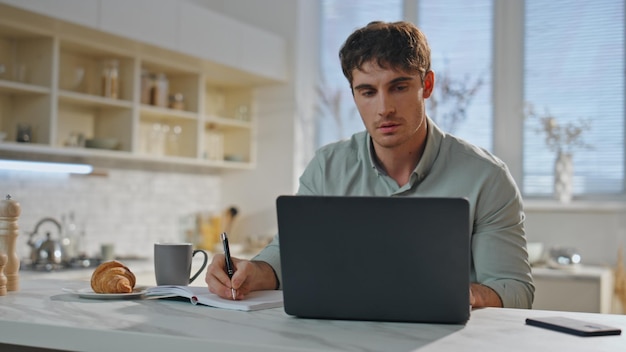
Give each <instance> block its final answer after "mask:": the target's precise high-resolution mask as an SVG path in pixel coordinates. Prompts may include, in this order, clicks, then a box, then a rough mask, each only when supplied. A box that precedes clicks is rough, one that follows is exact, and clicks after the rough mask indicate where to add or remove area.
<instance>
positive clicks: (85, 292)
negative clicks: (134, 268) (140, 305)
mask: <svg viewBox="0 0 626 352" xmlns="http://www.w3.org/2000/svg"><path fill="white" fill-rule="evenodd" d="M63 291H64V292H69V293H73V294H75V295H78V297H81V298H90V299H133V298H140V297H141V296H143V295H144V294H145V293H146V287H135V289H134V290H133V292H130V293H96V292H93V290H92V289H91V288H81V289H79V290H73V289H71V288H64V289H63Z"/></svg>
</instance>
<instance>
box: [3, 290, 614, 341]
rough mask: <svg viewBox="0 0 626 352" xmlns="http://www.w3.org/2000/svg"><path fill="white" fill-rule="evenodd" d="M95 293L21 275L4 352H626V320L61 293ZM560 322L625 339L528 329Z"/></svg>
mask: <svg viewBox="0 0 626 352" xmlns="http://www.w3.org/2000/svg"><path fill="white" fill-rule="evenodd" d="M198 285H200V284H198ZM88 286H89V282H88V281H87V280H59V279H50V278H36V279H35V278H22V280H21V288H20V290H19V291H17V292H10V293H9V294H8V295H6V296H2V297H0V350H5V349H4V348H6V347H7V345H27V346H33V347H39V348H49V349H59V350H78V351H116V350H118V351H130V350H141V351H151V352H152V351H193V350H198V351H199V350H212V351H213V350H215V351H217V350H224V351H413V350H419V351H461V350H463V351H468V350H472V351H503V350H506V351H568V352H574V351H624V350H626V316H624V315H608V314H592V313H566V312H553V311H539V310H534V311H530V310H518V309H493V308H492V309H478V310H473V311H472V315H471V318H470V320H469V322H468V323H467V324H466V325H445V324H439V325H438V324H408V323H382V322H363V321H334V320H314V319H299V318H294V317H290V316H288V315H286V314H285V313H284V311H283V310H282V309H281V308H276V309H268V310H261V311H255V312H239V311H230V310H222V309H216V308H211V307H205V306H193V305H191V304H189V303H186V302H175V301H164V300H143V299H139V300H94V299H84V298H80V297H78V296H76V295H73V294H69V293H65V292H63V291H62V288H63V287H67V288H74V289H79V288H86V287H88ZM373 304H376V303H373ZM364 308H365V309H366V308H367V307H364ZM554 315H558V316H569V317H573V318H579V319H585V320H588V321H591V322H595V323H601V324H605V325H612V326H616V327H619V328H621V329H622V330H623V331H624V333H622V335H621V336H605V337H590V338H582V337H577V336H572V335H568V334H564V333H559V332H554V331H550V330H545V329H541V328H537V327H532V326H527V325H525V319H526V318H527V317H538V316H554ZM2 344H5V345H4V346H3V345H2ZM9 347H10V346H9Z"/></svg>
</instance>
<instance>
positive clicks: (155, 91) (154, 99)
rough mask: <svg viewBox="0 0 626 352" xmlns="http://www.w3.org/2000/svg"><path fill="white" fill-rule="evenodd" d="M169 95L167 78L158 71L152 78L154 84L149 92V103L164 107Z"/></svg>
mask: <svg viewBox="0 0 626 352" xmlns="http://www.w3.org/2000/svg"><path fill="white" fill-rule="evenodd" d="M168 96H169V80H168V79H167V76H166V75H165V74H164V73H159V74H158V75H156V76H155V78H154V84H153V85H152V90H151V94H150V104H152V105H154V106H158V107H161V108H166V107H167V103H168Z"/></svg>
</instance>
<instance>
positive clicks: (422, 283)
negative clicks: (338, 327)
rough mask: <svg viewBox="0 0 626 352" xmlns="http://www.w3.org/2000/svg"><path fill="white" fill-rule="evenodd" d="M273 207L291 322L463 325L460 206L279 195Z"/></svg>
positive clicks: (465, 239) (466, 260)
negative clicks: (306, 320)
mask: <svg viewBox="0 0 626 352" xmlns="http://www.w3.org/2000/svg"><path fill="white" fill-rule="evenodd" d="M276 208H277V217H278V236H279V240H280V256H281V265H282V282H281V283H282V287H283V296H284V308H285V312H286V313H287V314H289V315H294V316H298V317H303V318H319V319H348V320H373V321H399V322H423V323H465V322H466V321H467V320H468V319H469V315H470V306H469V286H470V283H469V276H470V219H469V202H468V201H467V200H466V199H464V198H412V197H335V196H280V197H278V199H277V200H276Z"/></svg>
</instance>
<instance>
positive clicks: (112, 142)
mask: <svg viewBox="0 0 626 352" xmlns="http://www.w3.org/2000/svg"><path fill="white" fill-rule="evenodd" d="M118 145H119V142H118V140H117V139H115V138H91V139H87V140H85V147H87V148H95V149H109V150H113V149H117V147H118Z"/></svg>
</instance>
